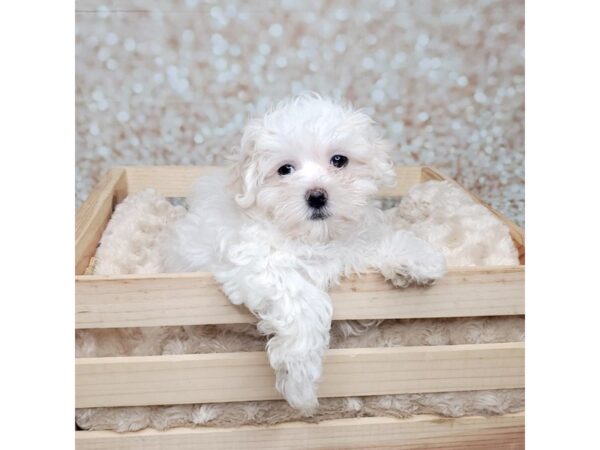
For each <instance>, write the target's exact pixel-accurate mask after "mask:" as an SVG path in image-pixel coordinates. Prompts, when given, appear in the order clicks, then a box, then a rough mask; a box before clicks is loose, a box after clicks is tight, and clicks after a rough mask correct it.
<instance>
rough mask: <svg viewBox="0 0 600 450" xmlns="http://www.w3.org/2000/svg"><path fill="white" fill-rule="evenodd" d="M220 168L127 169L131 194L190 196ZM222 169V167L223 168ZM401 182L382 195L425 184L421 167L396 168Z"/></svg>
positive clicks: (143, 167) (402, 191)
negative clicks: (200, 179) (203, 178)
mask: <svg viewBox="0 0 600 450" xmlns="http://www.w3.org/2000/svg"><path fill="white" fill-rule="evenodd" d="M217 168H218V167H217V166H139V167H135V166H127V167H125V168H124V169H125V170H126V171H127V182H128V191H129V193H130V194H131V193H134V192H138V191H141V190H143V189H146V188H149V187H152V188H154V189H156V190H157V191H158V192H160V193H161V194H162V195H164V196H165V197H187V195H188V194H189V193H190V191H191V188H192V186H193V184H194V182H195V181H196V179H197V178H198V177H199V176H200V175H205V174H208V173H211V172H213V171H214V170H216V169H217ZM219 169H222V168H219ZM396 173H397V177H398V181H397V184H396V186H395V187H393V188H389V189H384V190H382V191H381V192H380V195H382V196H389V197H395V196H402V195H405V194H406V192H408V190H409V189H410V188H411V187H412V186H414V185H415V184H417V183H420V182H421V168H420V167H418V166H398V167H396Z"/></svg>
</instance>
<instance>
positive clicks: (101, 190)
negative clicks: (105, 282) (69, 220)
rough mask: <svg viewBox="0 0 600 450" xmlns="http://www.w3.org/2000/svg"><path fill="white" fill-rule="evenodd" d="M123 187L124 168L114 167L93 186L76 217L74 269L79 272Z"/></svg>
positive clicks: (94, 251)
mask: <svg viewBox="0 0 600 450" xmlns="http://www.w3.org/2000/svg"><path fill="white" fill-rule="evenodd" d="M125 191H126V178H125V170H123V169H113V170H111V171H110V172H108V174H106V175H105V176H104V177H103V178H102V179H101V180H100V183H98V185H97V186H96V187H95V188H94V189H93V190H92V192H91V193H90V196H89V197H88V199H87V200H86V201H85V203H84V204H83V205H82V206H81V207H80V208H79V210H78V211H77V215H76V218H75V273H76V274H82V273H84V272H85V269H86V268H87V266H88V263H89V260H90V258H91V257H92V256H94V254H95V253H96V247H97V246H98V241H99V240H100V237H101V236H102V232H103V231H104V228H105V227H106V224H107V223H108V220H109V218H110V215H111V214H112V209H113V203H114V200H115V197H117V196H121V197H122V196H123V194H124V192H125Z"/></svg>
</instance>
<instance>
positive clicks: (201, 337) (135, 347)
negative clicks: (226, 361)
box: [76, 181, 524, 431]
mask: <svg viewBox="0 0 600 450" xmlns="http://www.w3.org/2000/svg"><path fill="white" fill-rule="evenodd" d="M184 213H185V209H184V208H183V207H182V206H173V205H172V204H171V203H169V201H168V200H167V199H165V198H164V197H161V196H160V195H158V194H157V193H155V192H154V191H152V190H146V191H143V192H140V193H138V194H135V195H132V196H130V197H128V198H127V199H125V200H124V201H123V202H122V203H121V204H120V205H119V206H118V207H117V208H116V210H115V212H114V214H113V216H112V218H111V220H110V222H109V224H108V226H107V228H106V231H105V232H104V235H103V236H102V239H101V245H100V247H99V248H98V251H97V254H96V260H95V267H94V273H96V274H104V275H108V274H125V273H157V272H161V271H162V269H161V264H160V261H161V258H160V250H159V249H160V243H161V241H162V238H163V237H164V235H165V233H166V232H167V230H168V227H169V226H170V224H172V223H173V222H174V221H175V220H177V218H179V217H181V216H182V215H183V214H184ZM387 217H388V219H389V220H391V221H393V222H394V223H395V224H396V225H397V226H398V227H402V228H407V229H410V230H412V231H413V232H414V233H416V234H417V235H418V236H420V237H421V238H423V239H425V240H427V241H429V242H430V243H432V244H433V245H436V246H437V247H439V248H441V249H442V250H443V252H444V254H445V256H446V258H447V262H448V265H449V266H485V265H515V264H518V254H517V251H516V249H515V247H514V245H513V243H512V240H511V238H510V234H509V232H508V229H507V227H506V226H505V225H504V224H502V223H501V222H500V221H499V220H498V219H497V218H496V217H495V216H494V215H493V214H491V213H490V212H489V211H488V210H487V209H486V208H484V207H483V206H481V205H478V204H476V203H475V202H474V201H473V200H472V199H471V198H470V197H469V196H468V195H466V194H465V193H464V192H463V191H461V190H459V189H457V188H455V187H454V186H453V185H452V184H450V183H447V182H437V181H429V182H426V183H423V184H420V185H417V186H415V187H414V188H413V189H411V191H410V192H409V194H408V195H407V196H406V197H404V198H403V199H402V201H401V202H400V204H399V205H398V206H397V207H394V208H391V209H389V210H388V211H387ZM331 333H332V339H331V347H332V348H344V347H345V348H349V347H356V348H358V347H391V346H392V347H393V346H411V345H449V344H468V343H490V342H514V341H522V340H523V339H524V320H523V319H522V318H518V317H495V318H468V319H463V318H460V319H435V320H386V321H344V322H334V324H333V326H332V331H331ZM265 342H266V340H265V337H264V336H261V335H260V334H258V333H257V331H256V329H255V327H254V326H252V325H219V326H185V327H155V328H128V329H102V330H101V329H98V330H78V331H77V334H76V355H77V356H78V357H92V356H126V355H138V356H141V355H156V354H182V353H210V352H240V351H261V350H263V349H264V345H265ZM523 407H524V391H523V390H522V389H513V390H493V391H476V392H454V393H436V394H404V395H386V396H372V397H349V398H332V399H321V400H320V408H319V411H318V413H317V414H316V415H315V417H313V418H312V419H309V420H311V421H319V420H323V419H330V418H344V417H361V416H377V415H391V416H397V417H406V416H410V415H414V414H426V413H428V414H431V413H434V414H440V415H444V416H453V417H458V416H463V415H474V414H480V415H489V414H504V413H509V412H516V411H520V410H522V409H523ZM291 420H307V419H306V418H303V417H301V416H300V415H299V414H298V413H297V411H295V410H293V409H292V408H290V407H289V406H288V405H287V403H286V402H284V401H263V402H237V403H218V404H201V405H200V404H198V405H176V406H155V407H123V408H85V409H78V410H76V422H77V425H78V426H79V427H81V428H82V429H91V430H101V429H102V430H106V429H108V430H117V431H133V430H139V429H143V428H147V427H153V428H157V429H165V428H170V427H176V426H194V425H203V426H239V425H247V424H275V423H281V422H287V421H291Z"/></svg>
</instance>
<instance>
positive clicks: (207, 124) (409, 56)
mask: <svg viewBox="0 0 600 450" xmlns="http://www.w3.org/2000/svg"><path fill="white" fill-rule="evenodd" d="M524 88H525V86H524V5H523V1H522V0H495V1H492V0H477V1H454V0H453V1H443V0H430V1H428V0H416V1H403V0H396V1H394V0H381V1H377V0H364V1H344V0H337V1H319V0H313V1H291V0H284V1H281V2H275V1H241V0H240V1H225V0H222V1H208V0H204V1H202V0H185V1H151V0H146V1H143V0H140V1H135V0H113V1H110V0H105V1H102V0H92V1H83V0H82V1H78V2H77V3H76V121H77V123H76V130H77V135H76V164H77V168H76V198H77V205H79V204H80V203H81V202H82V200H83V199H85V197H86V196H87V194H88V193H89V191H90V189H91V188H92V187H93V185H94V184H95V183H96V182H97V181H98V179H99V177H100V176H101V175H102V174H103V173H104V172H106V171H107V170H108V169H109V168H110V167H112V166H115V165H123V164H135V165H139V164H221V163H223V161H224V155H225V154H227V153H228V152H229V151H230V149H231V147H232V146H234V145H236V144H237V143H238V141H239V139H240V131H241V128H242V127H243V125H244V123H245V122H246V119H247V118H248V117H249V116H250V115H255V114H260V112H261V111H264V110H265V108H266V107H267V106H268V105H269V104H271V103H272V102H274V101H277V100H279V99H281V98H283V97H285V96H288V95H290V94H293V93H299V92H302V91H306V90H312V91H316V92H319V93H321V94H324V95H330V96H333V97H336V98H339V97H344V98H347V99H349V100H351V101H352V103H353V104H354V105H356V106H359V107H363V108H365V109H366V111H367V112H368V113H370V114H371V115H372V117H373V118H374V119H375V120H376V121H377V122H379V123H380V124H381V126H382V127H383V128H384V130H385V132H386V135H387V138H388V139H389V140H391V141H392V142H393V143H394V144H395V150H394V154H393V157H394V159H395V161H397V162H398V163H400V164H410V165H415V164H428V165H435V166H437V167H439V168H441V169H443V170H444V171H445V172H446V173H448V174H449V175H451V176H453V177H454V178H455V179H457V180H458V181H460V182H461V183H463V184H464V185H465V186H466V187H467V188H469V189H471V190H472V191H474V192H476V193H478V194H479V195H480V196H481V197H482V198H483V199H484V200H486V201H487V202H489V203H490V204H492V205H493V206H495V207H496V208H497V209H499V210H500V211H502V212H503V213H505V214H506V215H507V216H508V217H509V218H511V219H513V220H515V221H516V222H517V223H520V224H523V219H524V217H523V213H524V166H523V161H524Z"/></svg>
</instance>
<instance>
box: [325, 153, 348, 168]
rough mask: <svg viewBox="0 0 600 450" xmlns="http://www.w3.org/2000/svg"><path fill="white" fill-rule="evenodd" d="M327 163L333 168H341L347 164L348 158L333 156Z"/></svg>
mask: <svg viewBox="0 0 600 450" xmlns="http://www.w3.org/2000/svg"><path fill="white" fill-rule="evenodd" d="M329 162H330V163H331V164H332V165H333V166H334V167H338V168H342V167H344V166H346V165H347V164H348V158H346V157H345V156H344V155H333V156H332V157H331V159H330V160H329Z"/></svg>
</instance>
